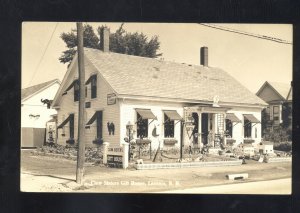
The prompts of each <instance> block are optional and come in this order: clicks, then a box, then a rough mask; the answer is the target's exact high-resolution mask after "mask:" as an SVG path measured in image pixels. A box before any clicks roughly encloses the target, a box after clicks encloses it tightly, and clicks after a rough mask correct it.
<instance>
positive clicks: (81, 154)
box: [76, 22, 85, 184]
mask: <svg viewBox="0 0 300 213" xmlns="http://www.w3.org/2000/svg"><path fill="white" fill-rule="evenodd" d="M76 25H77V41H78V47H77V53H78V72H79V75H78V76H79V112H78V152H77V168H76V182H77V183H78V184H81V183H82V181H83V173H84V167H83V165H84V158H85V141H84V138H85V117H84V114H85V113H84V110H85V109H84V107H85V106H84V104H85V95H84V94H85V70H84V56H83V27H82V23H81V22H77V24H76Z"/></svg>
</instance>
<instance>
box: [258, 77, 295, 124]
mask: <svg viewBox="0 0 300 213" xmlns="http://www.w3.org/2000/svg"><path fill="white" fill-rule="evenodd" d="M292 91H293V90H292V84H285V83H278V82H269V81H266V82H265V83H264V84H263V85H262V86H261V88H260V89H259V90H258V92H257V93H256V95H257V96H258V97H260V98H261V99H263V100H264V101H265V102H267V103H268V104H269V106H268V107H267V108H266V114H267V120H268V121H271V122H269V123H270V125H271V127H278V126H279V125H280V124H281V123H282V122H283V120H284V119H289V120H290V123H289V128H290V129H291V125H292V122H291V121H292V95H293V94H292ZM284 107H289V111H290V112H289V113H284V110H283V108H284ZM284 116H287V117H284Z"/></svg>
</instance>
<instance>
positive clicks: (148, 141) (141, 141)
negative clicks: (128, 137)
mask: <svg viewBox="0 0 300 213" xmlns="http://www.w3.org/2000/svg"><path fill="white" fill-rule="evenodd" d="M149 143H151V140H150V139H136V144H138V145H141V144H149Z"/></svg>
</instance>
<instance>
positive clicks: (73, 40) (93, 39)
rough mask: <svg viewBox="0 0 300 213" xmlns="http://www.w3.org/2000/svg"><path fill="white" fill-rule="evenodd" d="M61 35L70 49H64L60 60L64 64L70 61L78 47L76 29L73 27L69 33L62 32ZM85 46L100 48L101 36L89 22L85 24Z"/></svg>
mask: <svg viewBox="0 0 300 213" xmlns="http://www.w3.org/2000/svg"><path fill="white" fill-rule="evenodd" d="M60 37H61V39H62V40H63V41H64V42H65V43H66V46H67V48H68V49H67V50H65V51H63V54H62V56H61V57H60V58H59V61H60V62H61V63H64V64H65V63H70V62H71V61H72V59H73V57H74V55H75V53H76V49H77V33H76V30H74V29H72V30H71V32H69V33H62V34H61V36H60ZM83 46H84V47H89V48H95V49H99V38H98V37H97V35H96V34H95V32H94V30H93V27H92V26H90V25H88V24H86V25H84V26H83Z"/></svg>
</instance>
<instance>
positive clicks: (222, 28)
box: [199, 23, 293, 45]
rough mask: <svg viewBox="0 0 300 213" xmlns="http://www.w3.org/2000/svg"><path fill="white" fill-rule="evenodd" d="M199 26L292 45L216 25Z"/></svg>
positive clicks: (280, 40)
mask: <svg viewBox="0 0 300 213" xmlns="http://www.w3.org/2000/svg"><path fill="white" fill-rule="evenodd" d="M199 24H200V25H203V26H206V27H210V28H214V29H218V30H223V31H227V32H232V33H237V34H241V35H246V36H250V37H255V38H259V39H264V40H269V41H274V42H277V43H282V44H291V45H292V44H293V43H292V42H291V41H287V40H283V39H280V38H275V37H271V36H265V35H259V34H254V33H249V32H245V31H241V30H236V29H231V28H228V27H223V26H218V25H215V24H202V23H199Z"/></svg>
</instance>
